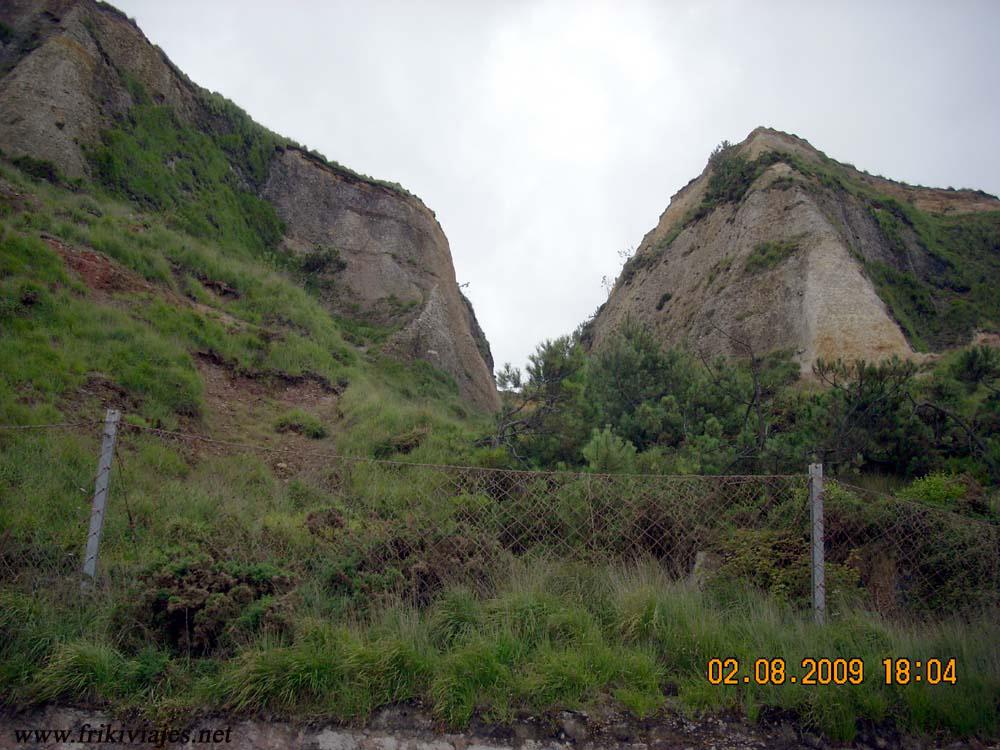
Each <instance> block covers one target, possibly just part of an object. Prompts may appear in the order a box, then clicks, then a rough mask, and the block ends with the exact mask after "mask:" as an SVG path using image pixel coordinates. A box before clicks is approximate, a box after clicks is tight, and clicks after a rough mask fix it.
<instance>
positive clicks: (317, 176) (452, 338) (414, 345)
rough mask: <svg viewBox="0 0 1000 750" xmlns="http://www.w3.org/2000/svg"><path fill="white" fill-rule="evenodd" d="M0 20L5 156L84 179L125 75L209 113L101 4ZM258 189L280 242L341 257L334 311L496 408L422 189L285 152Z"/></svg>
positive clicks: (152, 92) (128, 24) (204, 117)
mask: <svg viewBox="0 0 1000 750" xmlns="http://www.w3.org/2000/svg"><path fill="white" fill-rule="evenodd" d="M0 21H2V22H3V23H4V24H5V26H6V27H7V28H8V29H10V30H12V35H11V36H10V38H9V39H8V41H7V42H6V43H4V44H3V45H2V46H0V76H2V77H0V148H2V149H3V150H4V152H5V153H6V154H8V155H9V156H15V157H16V156H30V157H33V158H35V159H43V160H45V161H48V162H52V163H53V164H54V165H55V166H56V167H57V168H58V170H59V171H60V172H61V173H62V174H63V175H65V176H66V177H69V178H87V177H88V176H89V165H88V163H87V159H86V157H85V149H86V147H87V146H88V145H93V144H97V143H99V141H100V138H101V133H102V131H104V130H105V129H107V128H109V127H111V126H112V125H113V123H114V122H115V119H116V118H120V117H122V116H124V115H125V114H127V113H128V111H129V109H130V108H131V107H132V106H133V104H134V103H135V102H134V101H133V97H132V94H131V93H130V88H129V85H128V80H129V79H132V80H134V81H136V82H138V83H140V84H141V85H142V88H143V90H144V91H145V92H147V93H148V96H149V97H150V99H151V100H152V102H154V103H157V104H165V105H168V106H170V107H171V108H172V109H173V110H174V112H175V113H176V114H177V116H178V118H179V119H180V120H181V121H182V122H184V123H187V124H188V125H193V126H195V127H198V126H199V123H205V122H209V121H210V120H211V118H212V114H211V113H210V112H207V111H205V108H204V105H203V103H202V99H201V98H200V97H199V89H198V88H197V87H196V86H195V85H194V84H193V83H191V81H190V80H188V79H187V77H186V76H184V74H183V73H181V72H180V71H179V70H177V69H176V68H175V67H174V66H173V64H172V63H171V62H170V61H169V60H168V59H167V57H166V56H165V55H164V54H163V53H162V51H161V50H160V49H159V48H157V47H155V46H154V45H152V44H151V43H150V42H149V40H148V39H146V37H145V36H144V35H143V34H142V32H141V31H140V30H139V28H138V27H137V26H136V25H135V24H134V23H133V22H132V21H130V20H129V19H128V18H127V17H125V16H124V15H123V14H121V13H119V12H117V11H115V10H113V9H111V8H109V7H107V6H104V5H100V6H98V5H97V4H96V3H94V2H92V0H49V2H46V3H41V4H40V3H37V2H29V1H27V0H14V1H13V2H9V3H3V4H2V5H0ZM261 192H262V196H261V197H264V198H265V199H267V200H268V201H270V202H271V203H272V204H273V205H274V206H275V208H276V209H277V211H278V214H279V215H280V216H281V218H282V219H283V220H284V221H285V223H286V225H287V233H286V236H285V239H284V242H283V246H284V249H285V250H286V251H287V252H290V253H295V254H296V255H299V256H304V255H308V254H310V253H313V252H316V251H317V250H320V251H324V252H329V251H331V250H334V251H335V252H336V253H338V254H339V259H338V260H337V267H336V269H335V273H332V274H330V275H331V278H330V279H327V280H326V281H328V282H329V283H324V284H323V285H322V286H323V287H324V288H326V290H327V292H326V294H325V296H326V301H327V303H328V304H329V306H330V307H331V308H332V309H333V310H334V311H335V312H338V313H341V314H346V315H351V316H354V317H359V318H362V319H364V320H368V321H371V322H375V323H378V324H383V325H391V326H392V327H393V328H395V329H397V332H396V333H395V334H394V335H393V336H392V337H391V339H390V341H389V342H388V345H387V347H386V349H387V351H388V352H390V353H393V354H395V355H397V356H402V357H406V358H414V359H424V360H426V361H428V362H430V363H432V364H434V365H436V366H437V367H439V368H440V369H442V370H444V371H445V372H447V373H448V374H450V375H451V376H452V377H454V378H455V380H456V381H457V383H458V386H459V390H460V392H461V394H462V395H463V397H465V398H466V399H467V400H469V401H470V402H472V403H473V404H474V405H475V406H477V407H479V408H482V409H488V410H492V409H495V408H497V406H498V405H499V397H498V395H497V392H496V386H495V384H494V381H493V372H492V370H493V368H492V358H491V356H490V352H489V344H488V343H487V342H486V339H485V336H484V335H483V333H482V330H481V329H480V327H479V324H478V323H477V322H476V319H475V314H474V313H473V311H472V307H471V305H470V304H469V303H468V301H467V300H465V299H464V297H463V296H462V294H461V292H460V290H459V288H458V284H457V283H456V280H455V270H454V266H453V264H452V258H451V252H450V249H449V247H448V240H447V239H446V237H445V236H444V232H443V231H442V230H441V227H440V225H439V224H438V223H437V220H436V219H435V218H434V214H433V213H432V212H431V211H430V210H429V209H428V208H427V207H426V206H424V204H423V203H422V202H421V201H420V200H419V199H417V198H415V197H413V196H409V195H406V194H405V193H404V192H402V191H398V190H393V189H391V188H388V187H386V186H384V185H381V184H378V183H376V182H373V181H369V180H366V179H364V178H361V177H358V176H355V175H352V174H350V173H349V172H348V171H347V170H336V169H334V168H332V167H330V166H329V165H327V164H325V163H324V162H322V161H321V160H319V159H317V158H315V157H312V156H310V155H308V154H306V153H304V152H302V151H300V150H299V149H296V148H281V149H277V150H276V151H275V153H274V157H273V159H272V162H271V165H270V172H269V176H268V178H267V180H266V181H265V183H264V184H263V186H262V189H261ZM341 265H342V267H341Z"/></svg>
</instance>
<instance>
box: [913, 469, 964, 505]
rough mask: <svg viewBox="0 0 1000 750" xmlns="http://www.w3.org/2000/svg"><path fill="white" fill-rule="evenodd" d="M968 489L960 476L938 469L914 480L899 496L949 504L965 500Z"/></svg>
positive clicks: (938, 503)
mask: <svg viewBox="0 0 1000 750" xmlns="http://www.w3.org/2000/svg"><path fill="white" fill-rule="evenodd" d="M966 491H967V486H966V484H965V483H964V482H963V481H962V479H961V478H960V477H956V476H953V475H951V474H945V473H943V472H939V471H937V472H933V473H931V474H928V475H927V476H924V477H921V478H920V479H915V480H913V482H912V483H911V484H910V486H909V487H905V488H904V489H903V490H901V491H900V493H899V496H900V497H901V498H903V499H905V500H916V501H917V502H921V503H929V504H931V505H941V506H949V505H955V504H956V503H958V502H959V501H961V500H963V499H964V498H965V494H966Z"/></svg>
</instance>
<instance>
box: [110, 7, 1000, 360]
mask: <svg viewBox="0 0 1000 750" xmlns="http://www.w3.org/2000/svg"><path fill="white" fill-rule="evenodd" d="M114 1H115V4H117V5H118V6H119V7H121V8H122V9H123V10H125V11H126V12H127V13H128V14H129V15H131V16H133V17H135V18H136V20H137V21H138V22H139V24H140V26H141V27H142V28H143V30H144V31H145V32H146V34H147V36H149V37H150V39H151V40H152V41H153V42H155V43H156V44H159V45H160V46H161V47H162V48H163V49H164V50H165V51H166V52H167V54H168V55H169V56H170V57H171V59H172V60H173V61H174V62H175V63H177V64H178V65H179V66H180V67H181V68H182V69H183V70H184V71H185V72H187V74H188V75H189V76H191V78H192V79H194V80H195V81H197V82H198V83H200V84H202V85H203V86H206V87H208V88H210V89H213V90H216V91H219V92H221V93H223V94H224V95H226V96H227V97H229V98H230V99H232V100H234V101H235V102H237V103H238V104H239V105H241V106H242V107H243V108H244V109H246V110H247V111H248V112H249V113H250V114H251V115H252V116H253V117H254V118H255V119H257V120H258V121H260V122H262V123H263V124H265V125H267V126H268V127H269V128H271V129H273V130H275V131H278V132H280V133H282V134H284V135H287V136H289V137H291V138H293V139H295V140H297V141H299V142H300V143H303V144H306V145H307V146H309V147H311V148H316V149H318V150H319V151H321V152H322V153H324V154H325V155H326V156H328V157H329V158H331V159H335V160H337V161H339V162H341V163H343V164H345V165H347V166H350V167H352V168H354V169H356V170H358V171H360V172H364V173H367V174H371V175H373V176H375V177H380V178H383V179H389V180H394V181H398V182H400V183H402V184H403V185H404V186H406V187H407V188H408V189H410V190H411V191H413V192H414V193H416V194H417V195H419V196H420V197H421V198H423V200H424V201H425V202H426V203H427V205H429V206H430V207H431V208H432V209H433V210H434V211H435V212H436V213H437V216H438V219H439V220H440V222H441V225H442V226H443V227H444V230H445V233H446V234H447V235H448V238H449V240H450V242H451V249H452V255H453V256H454V259H455V267H456V271H457V274H458V280H459V282H461V283H466V282H467V283H468V284H469V286H468V288H467V289H466V293H467V294H468V296H469V297H470V298H471V299H472V301H473V303H474V305H475V308H476V311H477V314H478V316H479V319H480V322H481V324H482V326H483V328H484V329H485V331H486V335H487V336H488V338H489V340H490V343H491V345H492V347H493V353H494V357H495V359H496V361H497V365H498V366H499V365H501V364H502V363H503V362H505V361H511V362H514V363H515V364H523V362H524V360H525V359H526V357H527V355H528V353H529V352H530V351H532V350H533V349H534V347H535V345H536V344H537V343H538V342H539V341H540V340H542V339H544V338H550V337H554V336H557V335H560V334H562V333H568V332H570V331H572V330H573V329H574V328H575V327H576V325H577V324H578V323H580V322H581V321H583V320H584V319H585V318H586V317H587V316H589V315H590V314H591V313H593V311H594V309H595V308H596V307H597V306H598V305H599V304H600V303H601V302H602V301H603V300H604V298H605V296H606V293H605V291H604V290H603V289H602V286H601V279H602V277H603V276H604V275H606V274H607V275H610V276H614V275H615V274H616V272H617V270H618V267H619V258H618V252H619V251H621V250H624V249H626V248H629V247H634V246H635V245H637V244H638V243H639V241H640V240H641V239H642V236H643V234H645V233H646V232H647V231H648V230H649V229H651V228H652V227H653V226H654V225H655V224H656V221H657V219H658V217H659V215H660V213H661V212H662V211H663V209H664V208H666V206H667V203H668V202H669V198H670V196H671V195H672V194H673V193H674V192H675V191H676V190H677V189H678V188H680V187H681V186H682V185H684V184H685V183H686V182H687V181H688V180H689V179H691V178H692V177H694V176H695V175H697V174H698V173H699V172H700V171H701V169H702V168H703V166H704V163H705V160H706V158H707V156H708V153H709V152H710V151H711V149H712V147H713V146H715V145H716V144H717V143H718V142H719V141H721V140H722V139H729V140H732V141H738V140H742V139H743V138H744V137H745V136H746V135H747V133H749V132H750V131H751V130H752V129H753V128H754V127H756V126H757V125H769V126H771V127H776V128H778V129H781V130H786V131H789V132H793V133H796V134H798V135H800V136H802V137H804V138H806V139H808V140H809V141H811V142H812V143H813V145H815V146H817V147H818V148H820V149H822V150H823V151H825V152H826V153H827V154H829V155H830V156H833V157H834V158H837V159H840V160H842V161H848V162H851V163H853V164H856V165H857V166H858V167H859V168H863V169H867V170H868V171H870V172H873V173H877V174H884V175H886V176H889V177H894V178H898V179H902V180H905V181H907V182H911V183H916V184H925V185H935V186H942V187H947V186H955V187H966V186H967V187H977V188H982V189H984V190H987V191H989V192H991V193H994V194H997V193H1000V96H998V94H1000V53H998V52H997V49H998V47H997V31H998V30H1000V2H995V1H993V0H983V1H982V2H973V1H971V0H956V1H954V2H944V3H942V2H938V1H935V2H918V1H917V0H906V1H903V2H878V1H876V0H868V1H867V2H861V1H859V2H850V1H849V0H837V1H836V2H806V1H804V0H790V1H789V2H779V1H777V0H775V1H774V2H767V1H765V0H758V1H756V2H735V1H726V0H717V1H715V0H713V1H710V2H697V1H695V0H690V1H682V0H676V1H670V0H660V1H659V2H652V1H650V2H641V1H640V0H635V1H634V2H633V1H631V0H619V2H586V1H585V0H577V1H572V0H565V1H564V0H538V1H537V2H535V1H527V0H525V1H520V2H513V1H512V2H485V1H483V2H479V1H472V0H454V1H452V2H445V1H444V0H441V1H439V2H435V1H432V0H428V1H424V2H413V1H412V0H370V1H365V2H359V1H358V0H344V1H340V0H338V1H334V2H293V1H289V2H285V3H274V2H271V1H267V2H264V1H261V0H231V1H229V0H211V1H210V2H206V0H171V1H170V2H162V0H114Z"/></svg>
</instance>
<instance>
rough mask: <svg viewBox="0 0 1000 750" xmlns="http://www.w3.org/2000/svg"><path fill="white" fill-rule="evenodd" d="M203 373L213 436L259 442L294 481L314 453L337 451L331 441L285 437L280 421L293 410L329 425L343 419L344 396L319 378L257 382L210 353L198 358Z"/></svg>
mask: <svg viewBox="0 0 1000 750" xmlns="http://www.w3.org/2000/svg"><path fill="white" fill-rule="evenodd" d="M196 365H197V368H198V374H199V375H200V376H201V380H202V383H203V384H204V388H205V391H204V397H205V420H204V421H205V423H206V424H208V425H211V429H210V437H212V438H214V439H218V440H227V441H233V442H240V443H253V444H255V445H264V446H266V447H267V448H269V449H274V453H273V454H271V453H268V454H267V455H268V458H269V461H270V463H271V465H272V468H274V469H275V470H276V473H277V474H278V475H279V476H281V475H283V476H290V475H292V474H294V473H296V471H298V470H300V469H302V468H304V467H305V466H306V465H308V464H309V462H310V454H313V455H315V454H316V453H318V452H331V453H332V452H333V450H334V446H333V444H332V441H331V440H329V439H324V440H313V439H309V438H307V437H305V436H303V435H300V434H298V433H296V432H292V431H285V432H279V431H278V430H277V429H275V421H276V420H277V419H278V418H279V417H280V416H281V415H282V414H284V413H286V412H288V411H290V410H292V409H301V410H303V411H305V412H307V413H309V414H311V415H313V416H315V417H316V418H317V419H318V420H319V421H320V422H322V423H323V424H324V425H328V426H329V425H332V424H333V423H335V422H337V421H339V420H340V419H342V418H343V413H342V412H341V410H340V407H339V400H340V396H339V392H338V389H336V388H331V387H330V386H329V385H328V384H327V383H325V382H322V381H320V380H319V379H316V378H309V377H302V378H282V377H278V376H274V375H268V376H260V377H251V376H249V375H247V374H244V373H240V372H238V371H237V370H236V369H235V368H234V367H231V366H229V365H228V364H226V363H224V362H222V361H220V360H219V359H218V358H217V357H214V356H212V355H211V354H209V353H199V354H198V355H197V357H196ZM211 445H212V444H210V443H207V444H205V449H206V450H213V452H228V451H229V450H230V449H229V448H227V447H225V446H217V447H216V448H215V449H213V448H212V447H211Z"/></svg>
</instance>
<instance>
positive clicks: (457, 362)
mask: <svg viewBox="0 0 1000 750" xmlns="http://www.w3.org/2000/svg"><path fill="white" fill-rule="evenodd" d="M263 197H264V198H266V199H267V200H268V201H270V202H271V203H272V204H273V205H274V207H275V208H276V209H277V211H278V215H279V216H280V217H281V218H282V220H283V221H284V222H285V224H286V227H287V230H286V237H285V240H284V247H285V251H286V252H289V253H294V254H296V255H300V256H308V255H310V254H312V253H331V252H332V253H333V254H334V257H336V259H337V268H336V270H335V271H333V272H332V273H329V274H328V275H329V276H330V277H331V278H329V279H327V280H326V283H325V287H326V289H327V292H326V297H327V302H328V303H329V304H330V305H331V306H332V307H334V308H335V309H338V310H340V311H341V312H343V313H345V314H355V315H356V314H359V313H360V314H362V315H364V316H365V317H366V318H368V319H372V320H376V321H379V322H382V323H387V324H392V325H394V326H395V327H397V328H398V330H397V331H396V333H395V334H394V335H393V336H392V337H391V338H390V340H389V342H388V344H387V346H386V350H387V351H388V352H390V353H393V354H396V355H400V356H404V357H407V358H413V359H424V360H427V361H428V362H431V363H432V364H434V365H436V366H438V367H439V368H440V369H442V370H444V371H445V372H447V373H449V374H451V375H452V377H454V378H455V380H456V381H457V382H458V385H459V389H460V390H461V392H462V393H464V394H466V395H467V396H468V397H469V398H471V399H472V400H473V401H474V402H475V403H477V404H479V405H480V406H483V407H485V408H490V409H492V408H495V407H496V406H497V405H498V403H499V402H498V398H497V393H496V387H495V385H494V383H493V375H492V372H493V368H492V357H490V354H489V345H488V344H486V342H485V337H483V336H482V331H481V329H480V328H479V324H478V322H477V321H476V319H475V316H474V314H473V313H472V306H471V305H470V304H468V301H467V300H466V299H465V298H464V296H463V295H462V293H461V291H460V290H459V288H458V283H457V281H456V279H455V269H454V266H453V265H452V261H451V251H450V250H449V248H448V240H447V238H446V237H445V236H444V232H443V231H441V226H440V225H439V224H438V222H437V220H436V219H435V218H434V214H433V213H432V212H431V211H430V210H429V209H428V208H427V207H426V206H425V205H424V204H423V203H422V202H421V201H420V200H418V199H417V198H415V197H413V196H403V195H400V194H399V193H398V192H396V191H393V190H390V189H389V188H386V187H384V186H382V185H378V184H373V183H370V182H366V181H364V180H361V179H357V178H353V177H351V176H350V175H345V174H343V173H341V172H339V171H336V170H334V169H331V168H330V167H328V166H327V165H325V164H323V163H322V162H321V161H319V160H318V159H316V158H314V157H312V156H310V155H309V154H306V153H304V152H302V151H301V150H299V149H295V148H288V149H283V150H281V151H280V152H279V154H278V155H277V156H276V158H275V160H274V162H273V163H272V165H271V171H270V176H269V177H268V181H267V183H266V185H265V186H264V190H263ZM480 347H483V348H484V349H485V351H484V352H483V351H481V349H480Z"/></svg>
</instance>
